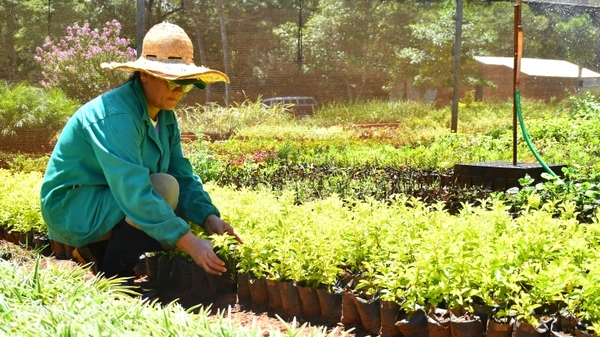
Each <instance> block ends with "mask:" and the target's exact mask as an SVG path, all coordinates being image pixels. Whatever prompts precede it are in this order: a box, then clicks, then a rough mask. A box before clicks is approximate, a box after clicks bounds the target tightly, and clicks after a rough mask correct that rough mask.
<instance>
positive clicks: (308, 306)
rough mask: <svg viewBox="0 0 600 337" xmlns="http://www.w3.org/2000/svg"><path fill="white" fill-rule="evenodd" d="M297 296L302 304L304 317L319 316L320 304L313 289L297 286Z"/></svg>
mask: <svg viewBox="0 0 600 337" xmlns="http://www.w3.org/2000/svg"><path fill="white" fill-rule="evenodd" d="M298 295H299V296H300V302H302V313H303V314H304V316H306V317H315V316H319V315H321V304H320V303H319V296H318V295H317V291H316V289H315V288H313V287H303V286H298Z"/></svg>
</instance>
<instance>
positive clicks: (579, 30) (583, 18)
mask: <svg viewBox="0 0 600 337" xmlns="http://www.w3.org/2000/svg"><path fill="white" fill-rule="evenodd" d="M555 31H556V41H557V42H558V43H557V45H559V46H560V48H561V49H562V52H563V55H564V59H566V60H567V61H570V62H573V63H575V64H578V65H579V77H581V72H582V70H583V67H584V66H585V67H592V66H595V64H594V61H595V60H596V57H597V53H596V52H595V51H598V50H600V48H599V47H600V44H599V43H598V36H599V35H600V29H598V27H595V26H594V25H593V22H592V19H591V18H590V16H589V15H588V14H583V15H579V16H577V17H574V18H571V19H570V20H568V21H566V22H564V21H563V22H559V23H557V24H556V27H555Z"/></svg>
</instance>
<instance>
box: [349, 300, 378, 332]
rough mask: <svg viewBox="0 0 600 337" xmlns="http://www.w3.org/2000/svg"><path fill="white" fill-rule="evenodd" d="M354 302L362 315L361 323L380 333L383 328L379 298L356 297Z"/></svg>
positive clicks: (370, 330) (368, 329)
mask: <svg viewBox="0 0 600 337" xmlns="http://www.w3.org/2000/svg"><path fill="white" fill-rule="evenodd" d="M354 304H355V305H356V310H357V311H358V315H359V316H360V323H361V325H362V326H363V328H365V330H367V331H368V332H370V333H372V334H375V335H377V334H379V329H380V328H381V314H380V311H379V310H380V309H379V306H380V303H379V300H378V299H371V300H366V299H364V298H362V297H359V296H356V297H354Z"/></svg>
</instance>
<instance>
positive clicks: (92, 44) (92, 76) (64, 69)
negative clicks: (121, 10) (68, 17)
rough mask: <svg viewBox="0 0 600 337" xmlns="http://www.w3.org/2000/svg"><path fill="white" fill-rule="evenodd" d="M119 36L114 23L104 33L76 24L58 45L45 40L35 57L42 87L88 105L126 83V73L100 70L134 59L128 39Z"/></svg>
mask: <svg viewBox="0 0 600 337" xmlns="http://www.w3.org/2000/svg"><path fill="white" fill-rule="evenodd" d="M120 33H121V24H120V23H119V22H118V21H117V20H113V21H111V22H107V23H106V27H104V28H103V29H102V31H101V32H99V31H98V30H93V29H90V26H89V24H88V23H85V24H84V25H83V27H80V26H79V25H78V24H77V23H75V24H73V26H72V27H67V35H66V36H65V37H64V38H63V39H61V40H60V41H58V42H56V43H54V42H53V41H52V40H51V39H50V37H46V41H45V42H44V45H43V46H42V47H37V48H36V56H35V57H34V59H35V61H36V62H38V63H39V64H40V65H41V67H42V76H43V80H42V81H41V84H42V86H44V87H55V88H60V89H61V90H62V91H64V92H65V93H66V94H67V95H68V96H69V97H71V98H75V99H78V100H80V101H81V102H85V101H88V100H90V99H92V98H94V97H96V96H98V95H99V94H101V93H103V92H105V91H107V90H109V89H112V88H114V87H116V86H117V85H119V84H121V83H123V82H124V81H125V80H126V79H127V74H126V73H125V72H122V71H109V70H106V69H102V68H101V67H100V64H101V63H102V62H110V61H115V62H125V61H131V60H134V59H135V57H136V51H135V49H132V48H131V47H130V44H131V43H130V41H129V39H126V38H121V37H119V35H120Z"/></svg>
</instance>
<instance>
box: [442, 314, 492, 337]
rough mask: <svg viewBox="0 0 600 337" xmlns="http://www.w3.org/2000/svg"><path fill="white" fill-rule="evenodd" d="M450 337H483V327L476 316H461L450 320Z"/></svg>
mask: <svg viewBox="0 0 600 337" xmlns="http://www.w3.org/2000/svg"><path fill="white" fill-rule="evenodd" d="M450 331H451V333H452V337H483V336H484V333H483V325H482V324H481V319H479V317H478V316H473V315H462V316H459V317H452V318H451V319H450Z"/></svg>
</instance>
